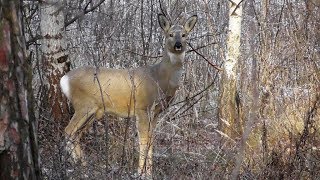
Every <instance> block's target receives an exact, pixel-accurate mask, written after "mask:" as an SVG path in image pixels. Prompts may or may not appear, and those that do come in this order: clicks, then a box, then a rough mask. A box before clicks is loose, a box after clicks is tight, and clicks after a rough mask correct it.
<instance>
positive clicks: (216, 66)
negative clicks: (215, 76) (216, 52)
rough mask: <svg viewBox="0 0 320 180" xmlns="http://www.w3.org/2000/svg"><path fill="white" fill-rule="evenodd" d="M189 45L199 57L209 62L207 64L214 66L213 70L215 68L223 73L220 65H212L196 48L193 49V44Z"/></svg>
mask: <svg viewBox="0 0 320 180" xmlns="http://www.w3.org/2000/svg"><path fill="white" fill-rule="evenodd" d="M188 45H189V46H190V47H191V49H192V50H193V51H194V52H195V53H196V54H198V55H199V56H201V57H202V58H203V59H204V60H205V61H207V63H208V64H209V65H210V66H212V67H213V68H215V69H216V70H218V71H223V69H222V68H220V67H219V66H218V65H215V64H212V63H211V62H210V61H209V60H208V59H207V58H206V57H205V56H204V55H202V54H201V53H199V52H198V51H197V50H196V49H195V48H193V46H192V45H191V43H188Z"/></svg>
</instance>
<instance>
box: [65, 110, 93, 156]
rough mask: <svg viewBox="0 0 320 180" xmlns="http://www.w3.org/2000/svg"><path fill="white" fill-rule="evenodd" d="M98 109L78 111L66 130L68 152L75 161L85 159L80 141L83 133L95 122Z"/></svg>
mask: <svg viewBox="0 0 320 180" xmlns="http://www.w3.org/2000/svg"><path fill="white" fill-rule="evenodd" d="M75 109H76V108H75ZM96 111H97V108H81V109H76V111H75V113H74V115H73V117H72V118H71V120H70V122H69V124H68V126H67V127H66V128H65V135H66V143H67V144H66V150H67V151H68V152H69V153H70V154H71V156H72V158H73V159H74V160H75V161H78V160H79V159H80V158H81V157H83V151H82V150H81V147H80V144H79V143H80V139H81V137H82V134H83V132H84V131H85V130H86V129H87V127H88V126H89V125H90V124H91V123H92V122H93V119H94V116H95V113H96Z"/></svg>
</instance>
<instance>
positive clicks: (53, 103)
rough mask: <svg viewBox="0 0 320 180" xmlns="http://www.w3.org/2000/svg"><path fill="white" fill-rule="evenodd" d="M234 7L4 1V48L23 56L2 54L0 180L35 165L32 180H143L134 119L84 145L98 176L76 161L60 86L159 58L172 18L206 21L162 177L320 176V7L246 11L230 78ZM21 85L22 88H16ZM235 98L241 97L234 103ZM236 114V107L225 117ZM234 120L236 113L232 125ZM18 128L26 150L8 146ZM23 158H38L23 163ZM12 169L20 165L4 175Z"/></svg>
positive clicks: (164, 127)
mask: <svg viewBox="0 0 320 180" xmlns="http://www.w3.org/2000/svg"><path fill="white" fill-rule="evenodd" d="M230 2H234V1H227V0H216V1H212V0H166V1H156V0H148V1H146V0H118V1H117V0H96V1H92V0H75V1H70V0H65V1H56V0H52V1H49V0H48V1H46V0H38V1H36V0H23V1H6V0H1V4H0V5H1V6H0V18H1V24H0V25H1V26H0V27H1V32H2V34H1V38H0V39H1V41H2V42H1V43H0V44H1V46H0V47H1V48H0V49H1V52H5V51H6V50H8V49H10V48H7V49H6V47H7V46H4V45H6V44H5V43H6V42H8V41H6V40H8V39H10V38H11V39H10V40H11V41H9V42H10V43H11V50H10V52H11V54H13V55H12V56H2V55H3V54H4V53H3V54H1V58H4V60H3V59H1V61H0V62H1V63H2V64H1V69H0V75H1V76H2V77H3V78H2V79H1V82H2V83H1V87H0V90H1V91H2V92H0V95H1V96H0V97H1V98H2V101H1V106H0V112H1V114H0V123H1V124H0V125H1V128H0V135H1V136H0V137H1V138H0V140H1V141H0V147H1V149H0V150H1V151H0V165H1V166H0V168H1V169H2V168H3V169H5V170H3V171H2V173H1V177H8V176H11V177H14V176H19V175H17V174H16V173H13V172H16V171H10V170H11V169H15V168H16V169H19V168H17V167H23V166H24V165H26V164H23V163H22V162H21V161H20V159H23V158H26V157H29V156H30V157H31V158H29V160H30V163H29V165H30V164H32V165H33V167H32V168H30V169H33V170H30V171H29V172H28V173H27V174H29V175H28V176H27V177H34V178H36V177H38V178H40V177H41V178H40V179H66V178H71V179H80V178H82V179H111V178H113V179H132V178H134V174H135V173H136V167H137V158H138V152H137V147H138V144H137V133H136V129H135V128H136V127H135V123H134V121H132V120H131V119H128V118H127V119H121V118H115V117H111V116H105V117H104V118H103V120H101V121H95V122H94V123H93V126H92V127H91V128H90V129H89V130H88V131H87V135H86V136H85V137H84V138H82V142H84V143H83V148H84V149H85V153H86V157H85V158H86V159H87V161H88V163H89V164H88V166H86V167H84V166H81V165H80V164H74V163H70V161H71V158H70V157H69V156H68V155H67V154H66V152H65V151H64V146H65V144H64V143H65V142H64V134H63V130H64V127H65V126H66V125H67V123H68V121H69V119H70V118H71V117H72V113H73V109H72V107H70V106H69V105H68V102H67V100H66V99H65V97H64V96H62V94H61V92H60V89H59V86H58V84H59V79H60V78H61V77H62V76H63V74H64V73H66V72H67V71H69V70H70V69H74V68H76V67H79V66H83V65H92V66H96V67H99V66H107V67H112V68H131V67H139V66H143V65H151V64H154V63H156V62H157V61H159V60H161V52H162V50H163V36H162V32H161V28H160V27H159V25H158V21H157V14H158V13H161V12H162V13H164V12H167V14H168V15H169V16H170V18H171V19H172V21H173V22H175V20H176V21H177V20H178V19H179V17H180V15H181V14H187V15H188V16H190V15H193V14H197V15H198V22H197V24H196V27H195V28H194V30H193V31H192V32H191V34H190V35H189V43H190V44H191V46H192V47H191V46H190V47H189V48H188V52H187V54H186V61H185V62H186V63H185V64H184V73H183V75H182V79H183V82H182V85H181V86H180V88H179V91H178V92H177V93H176V94H177V95H176V98H175V101H174V102H173V103H172V104H171V106H170V108H169V109H167V110H166V111H164V112H163V113H162V114H161V115H160V117H159V120H158V125H157V130H156V134H155V136H156V141H155V142H154V143H155V144H154V151H155V153H154V169H153V173H154V175H153V176H154V178H155V179H221V178H223V179H229V178H238V179H317V178H319V177H320V132H319V130H320V110H319V106H320V70H319V67H320V57H319V56H320V13H319V12H320V11H319V8H320V1H318V0H261V1H259V0H243V1H236V2H237V3H236V4H238V6H242V8H243V10H242V21H241V39H240V42H241V46H240V56H239V57H238V59H237V61H236V64H235V67H236V68H234V69H233V71H234V72H235V74H236V76H235V78H234V79H228V78H227V77H226V76H225V75H224V73H225V71H223V69H225V68H224V64H225V62H226V53H227V51H228V48H227V35H228V32H229V29H230V28H232V27H229V26H228V25H229V24H228V22H229V17H230V15H231V14H230V13H229V5H228V4H229V3H230ZM239 2H240V3H239ZM9 27H10V28H9ZM19 30H20V31H19ZM8 32H10V33H11V36H10V37H9V38H8V36H7V33H8ZM10 33H9V34H10ZM14 38H16V40H15V39H14ZM19 39H20V41H19ZM10 43H9V46H10ZM19 49H20V50H19ZM8 52H9V50H8ZM19 52H21V53H20V54H19ZM21 54H22V55H21ZM5 58H8V59H10V58H11V59H12V60H14V61H12V62H11V61H6V60H5ZM19 58H21V59H24V60H21V61H20V60H19ZM6 63H7V64H9V65H8V68H7V66H6ZM212 64H213V65H216V66H218V67H220V68H221V69H222V70H219V69H220V68H218V69H217V68H214V67H213V66H212ZM19 69H23V70H22V71H21V74H20V71H19ZM7 72H11V73H7ZM12 74H14V75H12ZM22 74H24V75H22ZM11 76H14V77H15V78H13V81H14V82H24V83H20V84H19V83H16V85H15V86H14V85H13V87H15V88H14V89H13V88H12V87H11V86H10V83H8V82H11V81H9V80H10V77H11ZM20 77H21V78H20ZM22 77H23V78H22ZM230 84H233V85H232V86H229V85H230ZM23 87H24V88H25V89H23V90H21V88H23ZM226 89H227V91H228V92H231V93H227V95H226V93H224V92H225V91H226ZM24 92H28V94H24ZM22 96H26V97H25V98H26V99H27V104H28V110H25V111H24V110H23V109H24V107H27V106H25V104H21V103H20V105H19V106H17V105H16V104H19V102H22V101H21V97H22ZM225 96H229V97H225ZM6 97H8V98H6ZM14 97H16V98H14ZM10 98H11V99H10ZM19 99H20V100H19ZM10 103H12V104H10ZM226 104H229V105H230V106H229V107H228V108H229V109H228V108H227V109H224V107H225V106H226ZM6 108H7V109H9V110H6ZM15 110H18V111H17V112H21V114H22V115H17V113H16V114H15V113H13V112H15ZM27 111H28V112H29V114H28V115H26V114H25V116H23V113H24V112H27ZM224 111H227V112H232V116H231V117H232V118H231V120H229V118H230V117H228V115H227V116H226V114H225V113H224ZM7 112H10V113H7ZM8 117H10V118H11V119H10V118H8ZM22 119H24V120H25V121H23V122H21V121H19V120H22ZM25 122H28V123H25ZM14 123H17V124H19V123H22V124H23V125H21V124H19V126H17V127H20V128H21V129H23V128H24V129H26V130H27V131H22V130H20V131H17V132H18V133H17V134H15V133H11V134H10V133H9V135H7V136H9V137H18V136H20V138H18V139H19V140H17V138H16V139H15V138H9V139H10V141H13V143H11V144H10V143H9V144H10V145H7V144H6V143H2V142H3V141H2V140H3V139H5V137H7V136H6V134H5V133H7V131H6V130H8V131H9V130H10V129H14V128H15V127H16V126H14V125H13V124H14ZM3 127H6V128H3ZM10 132H13V131H10ZM24 132H27V133H24ZM33 133H34V134H33ZM25 135H26V136H28V137H27V138H24V136H25ZM20 139H22V140H26V141H20ZM21 142H24V146H23V147H22V146H21V145H19V144H20V143H21ZM26 142H28V143H26ZM14 144H16V146H13V145H14ZM28 145H29V146H31V150H30V148H29V149H28V148H27V146H28ZM10 147H16V149H15V148H10ZM20 150H21V152H27V154H29V156H25V155H21V154H20V155H17V156H14V157H13V155H12V154H13V152H16V153H17V154H19V151H20ZM37 152H38V153H39V157H38V155H37V154H38V153H37ZM22 154H24V153H22ZM32 154H33V155H32ZM8 157H11V158H8ZM9 159H11V163H12V164H14V162H16V163H17V164H19V163H20V165H17V166H14V165H12V167H11V169H10V168H9V166H8V167H6V166H7V165H8V162H9ZM31 161H32V162H31ZM28 162H29V161H28ZM9 164H10V163H9ZM26 169H28V168H26ZM6 173H8V174H6ZM30 174H34V175H30Z"/></svg>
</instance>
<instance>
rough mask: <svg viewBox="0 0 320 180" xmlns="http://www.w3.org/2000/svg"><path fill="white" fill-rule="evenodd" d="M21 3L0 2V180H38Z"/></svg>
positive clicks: (37, 162)
mask: <svg viewBox="0 0 320 180" xmlns="http://www.w3.org/2000/svg"><path fill="white" fill-rule="evenodd" d="M21 2H22V1H17V0H15V1H14V0H1V1H0V7H1V11H0V77H1V78H0V179H40V174H41V172H40V167H39V158H38V145H37V132H36V129H35V127H36V126H35V118H34V114H33V109H32V104H31V103H30V101H32V100H31V97H32V89H31V80H30V79H31V78H30V77H29V76H28V75H30V74H31V68H30V62H28V61H27V58H26V47H25V39H24V35H23V32H22V24H21V22H22V21H21V15H22V14H21V10H20V7H21Z"/></svg>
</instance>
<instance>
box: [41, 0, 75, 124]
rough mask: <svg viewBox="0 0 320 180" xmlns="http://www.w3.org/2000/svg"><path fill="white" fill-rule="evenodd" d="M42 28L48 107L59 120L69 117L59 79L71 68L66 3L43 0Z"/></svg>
mask: <svg viewBox="0 0 320 180" xmlns="http://www.w3.org/2000/svg"><path fill="white" fill-rule="evenodd" d="M40 9H41V14H40V16H41V17H40V18H41V21H40V28H41V34H42V38H43V39H42V43H41V51H42V62H43V63H44V67H45V68H44V70H43V71H44V75H45V77H46V80H47V81H46V88H47V90H48V96H47V98H48V104H47V105H48V107H50V108H51V115H52V117H53V118H54V119H55V120H56V121H57V120H63V119H69V117H68V113H66V112H65V111H66V110H67V104H66V100H65V99H64V97H63V96H62V93H61V92H60V86H59V81H60V79H61V77H62V76H63V75H64V74H65V73H66V72H67V71H68V70H69V61H68V53H67V44H66V42H65V28H64V27H65V26H64V23H65V18H64V13H63V9H64V4H63V1H59V0H47V1H41V7H40Z"/></svg>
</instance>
